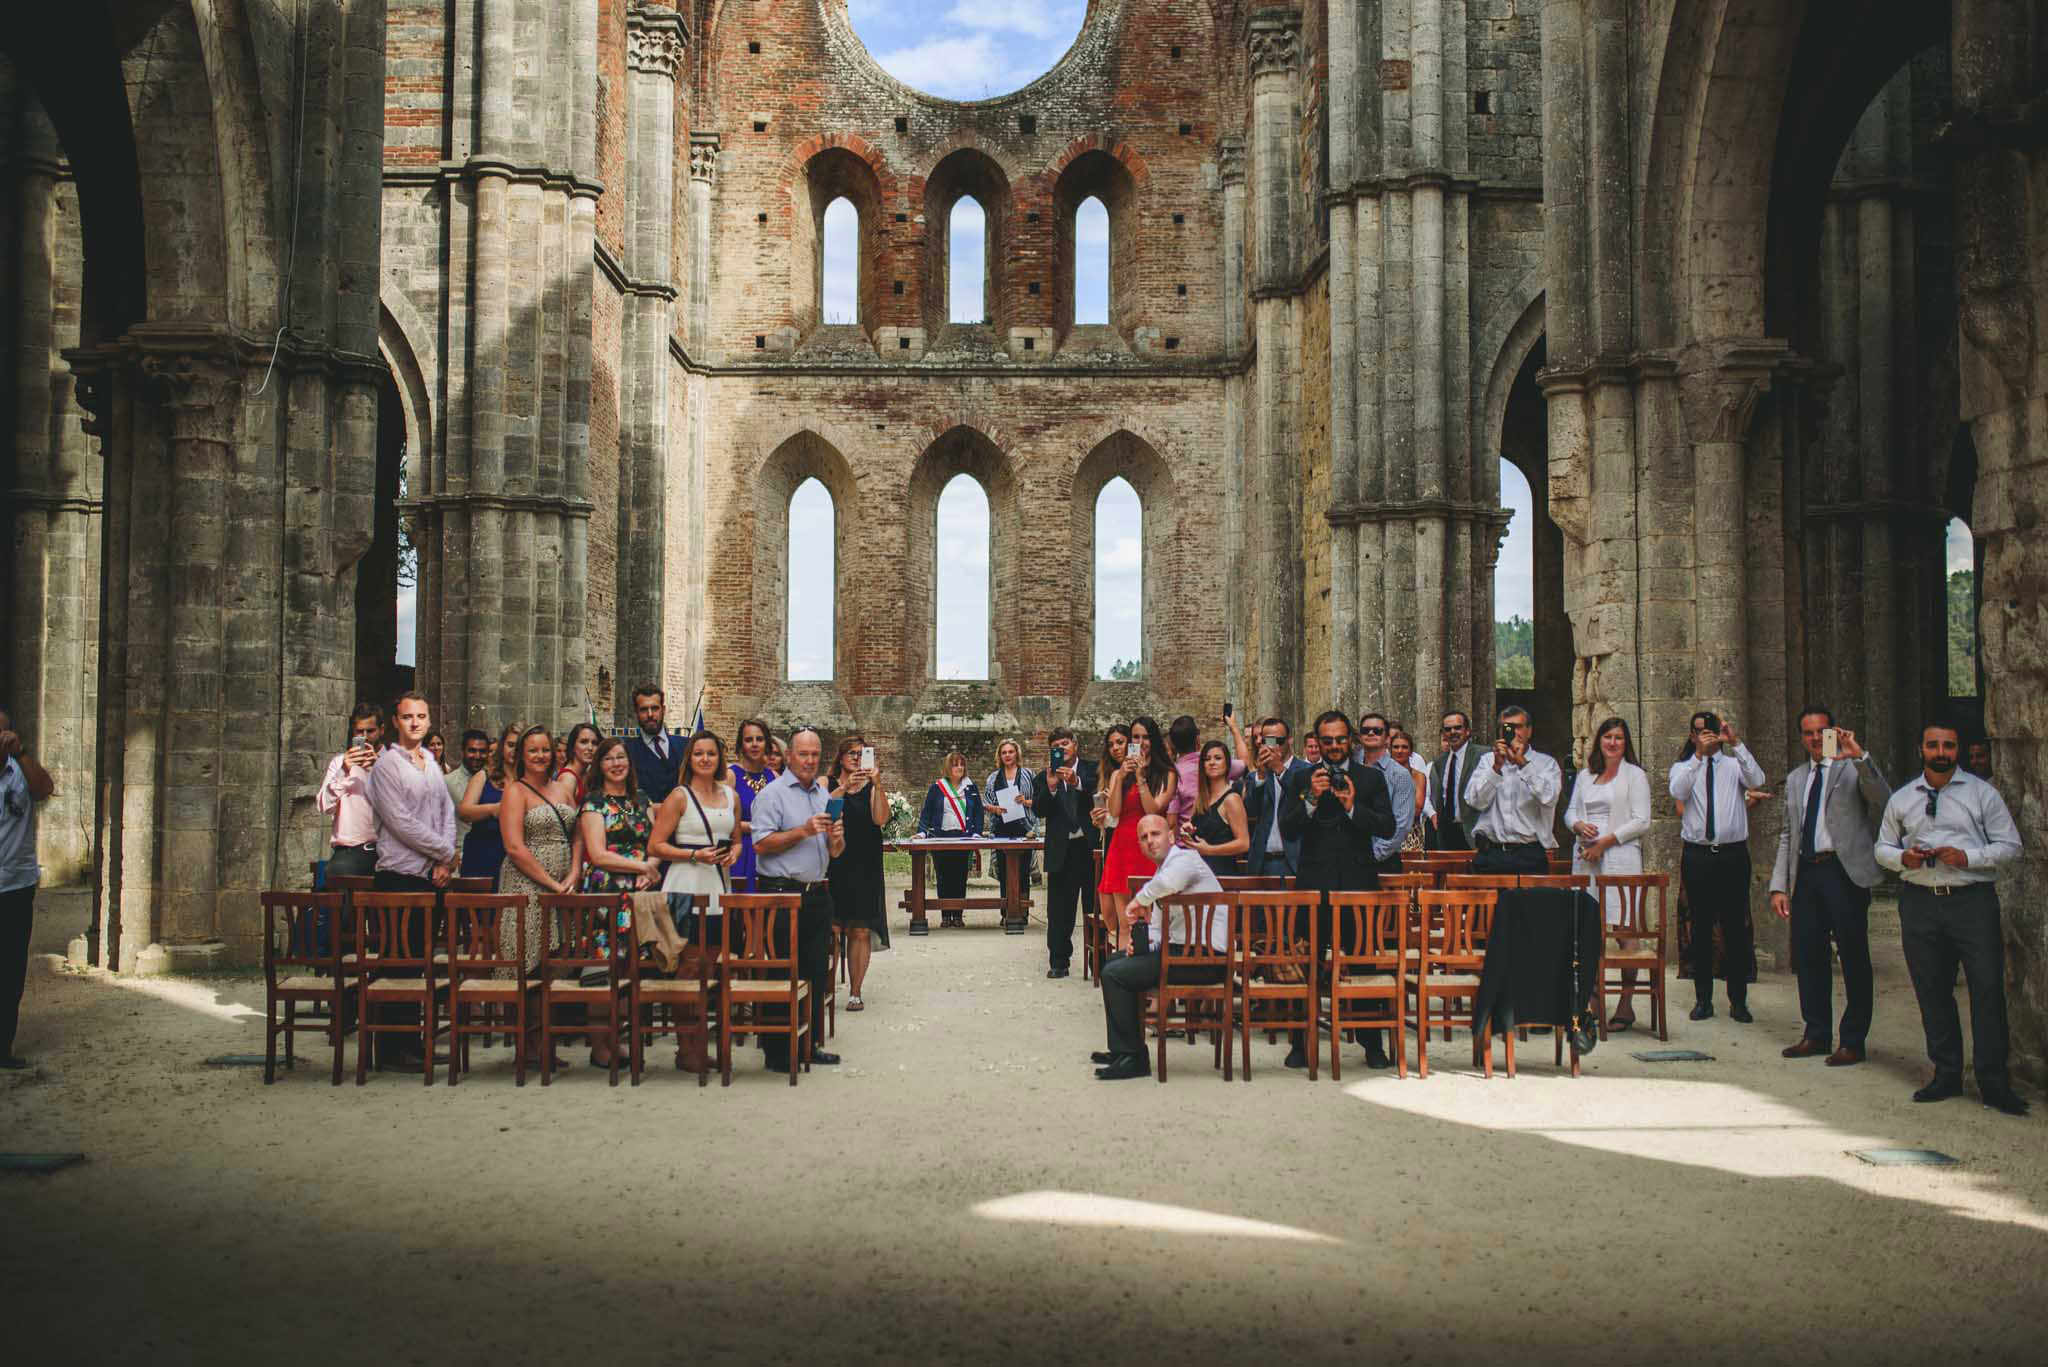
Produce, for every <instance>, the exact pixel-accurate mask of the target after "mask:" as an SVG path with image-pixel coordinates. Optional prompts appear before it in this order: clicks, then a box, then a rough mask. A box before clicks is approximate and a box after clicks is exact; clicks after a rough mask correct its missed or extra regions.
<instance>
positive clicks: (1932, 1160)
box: [1844, 1149, 1962, 1168]
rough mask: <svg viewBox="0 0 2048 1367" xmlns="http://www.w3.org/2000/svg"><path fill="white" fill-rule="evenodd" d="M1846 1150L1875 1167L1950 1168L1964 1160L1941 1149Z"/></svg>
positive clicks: (1851, 1155)
mask: <svg viewBox="0 0 2048 1367" xmlns="http://www.w3.org/2000/svg"><path fill="white" fill-rule="evenodd" d="M1844 1152H1846V1153H1847V1154H1848V1155H1849V1156H1850V1157H1851V1158H1860V1159H1862V1160H1863V1161H1864V1162H1866V1163H1868V1164H1870V1165H1871V1166H1872V1167H1874V1168H1948V1167H1953V1166H1955V1165H1956V1164H1957V1163H1959V1162H1961V1161H1962V1160H1960V1159H1957V1158H1951V1157H1950V1156H1949V1155H1947V1154H1945V1153H1943V1152H1941V1150H1939V1149H1846V1150H1844Z"/></svg>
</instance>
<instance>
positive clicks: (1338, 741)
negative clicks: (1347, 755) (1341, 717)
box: [1316, 731, 1351, 745]
mask: <svg viewBox="0 0 2048 1367" xmlns="http://www.w3.org/2000/svg"><path fill="white" fill-rule="evenodd" d="M1316 743H1317V744H1318V745H1349V744H1351V733H1350V732H1348V731H1347V732H1345V733H1344V734H1343V735H1341V736H1317V737H1316Z"/></svg>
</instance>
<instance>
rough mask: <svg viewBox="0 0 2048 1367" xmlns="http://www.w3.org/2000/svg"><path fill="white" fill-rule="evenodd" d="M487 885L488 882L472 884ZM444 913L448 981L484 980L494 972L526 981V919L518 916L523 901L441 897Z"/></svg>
mask: <svg viewBox="0 0 2048 1367" xmlns="http://www.w3.org/2000/svg"><path fill="white" fill-rule="evenodd" d="M472 881H476V882H488V881H489V880H488V879H476V880H472ZM441 905H442V907H443V909H444V910H446V912H447V913H448V927H447V932H446V934H447V938H446V941H445V944H446V947H447V950H448V978H449V980H450V981H451V982H454V983H457V984H459V983H461V981H462V980H463V979H465V978H488V977H490V976H491V975H492V973H493V972H495V971H496V970H498V969H501V968H509V969H511V970H513V977H514V978H515V979H518V980H524V979H525V977H526V918H525V917H523V916H521V915H520V914H519V911H520V909H521V908H522V907H524V906H525V905H526V899H525V898H524V897H522V896H520V895H519V894H517V893H490V892H454V893H444V894H443V896H442V899H441Z"/></svg>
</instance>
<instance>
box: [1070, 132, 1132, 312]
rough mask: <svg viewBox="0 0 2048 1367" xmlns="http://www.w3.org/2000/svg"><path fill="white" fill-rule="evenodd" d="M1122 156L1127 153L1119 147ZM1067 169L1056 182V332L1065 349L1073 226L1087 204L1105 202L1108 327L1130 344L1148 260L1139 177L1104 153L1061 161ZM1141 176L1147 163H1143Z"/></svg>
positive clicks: (1075, 241) (1073, 252) (1074, 243)
mask: <svg viewBox="0 0 2048 1367" xmlns="http://www.w3.org/2000/svg"><path fill="white" fill-rule="evenodd" d="M1119 150H1121V151H1125V152H1128V149H1126V148H1122V147H1121V146H1120V145H1119ZM1062 162H1063V163H1064V165H1063V166H1062V167H1061V169H1060V171H1059V175H1058V178H1057V179H1056V180H1055V181H1054V182H1053V190H1052V216H1053V257H1054V259H1053V286H1052V287H1053V319H1052V321H1053V331H1054V334H1055V335H1056V337H1057V339H1058V342H1060V343H1064V342H1065V341H1066V339H1067V337H1068V335H1069V334H1071V333H1072V331H1073V330H1074V313H1075V308H1074V299H1075V294H1076V291H1077V284H1076V280H1075V275H1076V272H1077V270H1078V262H1077V257H1078V251H1077V244H1078V239H1079V228H1078V226H1077V224H1076V222H1075V218H1076V215H1077V214H1078V212H1079V210H1080V207H1081V205H1082V203H1083V202H1085V201H1086V200H1088V199H1090V198H1094V199H1099V200H1101V201H1102V207H1103V208H1104V209H1105V210H1107V211H1108V213H1109V326H1110V327H1112V328H1114V329H1115V330H1116V333H1117V335H1118V336H1119V337H1121V338H1122V339H1123V340H1124V341H1125V342H1126V343H1129V341H1130V339H1131V336H1132V333H1133V331H1134V330H1135V329H1136V328H1137V326H1138V320H1139V317H1140V304H1141V300H1140V297H1139V288H1138V281H1139V278H1140V275H1141V267H1140V264H1139V263H1140V261H1141V259H1142V257H1143V255H1144V247H1143V241H1144V236H1145V234H1144V232H1143V223H1142V220H1143V215H1142V214H1141V213H1140V212H1139V208H1138V198H1139V186H1140V184H1141V182H1140V180H1139V179H1138V177H1137V176H1136V175H1135V174H1134V173H1133V172H1132V170H1131V168H1130V164H1129V162H1127V161H1126V160H1125V159H1124V158H1122V157H1119V156H1117V155H1115V154H1114V153H1112V152H1108V151H1103V150H1100V149H1095V150H1088V151H1082V152H1080V153H1078V154H1077V155H1076V154H1071V149H1070V155H1068V156H1066V157H1063V158H1062ZM1138 165H1139V169H1140V170H1142V169H1143V166H1144V163H1142V162H1140V163H1139V164H1138Z"/></svg>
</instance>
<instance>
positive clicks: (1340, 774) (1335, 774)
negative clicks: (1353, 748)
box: [1323, 760, 1351, 788]
mask: <svg viewBox="0 0 2048 1367" xmlns="http://www.w3.org/2000/svg"><path fill="white" fill-rule="evenodd" d="M1323 772H1324V773H1326V774H1328V775H1329V776H1330V786H1331V787H1332V788H1348V787H1350V786H1351V776H1350V775H1349V774H1347V773H1345V772H1344V766H1343V765H1341V764H1336V763H1332V762H1331V761H1329V760H1324V761H1323Z"/></svg>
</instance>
